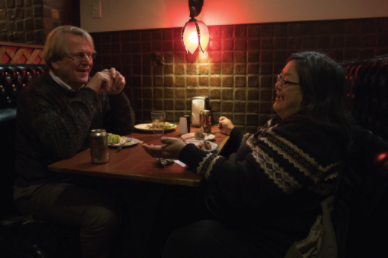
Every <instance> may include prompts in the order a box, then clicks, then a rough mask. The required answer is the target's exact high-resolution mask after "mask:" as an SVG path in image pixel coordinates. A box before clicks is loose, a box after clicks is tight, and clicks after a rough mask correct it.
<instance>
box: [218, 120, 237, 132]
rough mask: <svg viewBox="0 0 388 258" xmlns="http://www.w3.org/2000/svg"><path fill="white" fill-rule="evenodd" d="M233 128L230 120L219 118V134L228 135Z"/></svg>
mask: <svg viewBox="0 0 388 258" xmlns="http://www.w3.org/2000/svg"><path fill="white" fill-rule="evenodd" d="M233 128H234V125H233V123H232V121H230V119H228V118H226V117H224V116H220V118H219V120H218V129H220V131H221V133H223V134H226V135H230V132H231V131H232V129H233Z"/></svg>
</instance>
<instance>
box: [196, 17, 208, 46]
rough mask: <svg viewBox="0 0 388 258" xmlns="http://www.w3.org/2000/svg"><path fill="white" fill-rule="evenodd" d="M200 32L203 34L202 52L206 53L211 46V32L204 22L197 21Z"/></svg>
mask: <svg viewBox="0 0 388 258" xmlns="http://www.w3.org/2000/svg"><path fill="white" fill-rule="evenodd" d="M197 23H198V27H199V31H200V32H201V42H200V44H201V50H202V52H204V51H205V50H206V48H207V45H208V44H209V30H208V28H207V26H206V24H205V23H204V22H201V21H197Z"/></svg>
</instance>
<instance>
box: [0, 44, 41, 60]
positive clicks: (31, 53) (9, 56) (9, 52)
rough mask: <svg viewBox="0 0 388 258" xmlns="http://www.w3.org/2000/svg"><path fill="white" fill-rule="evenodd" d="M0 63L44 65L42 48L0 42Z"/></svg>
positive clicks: (39, 46)
mask: <svg viewBox="0 0 388 258" xmlns="http://www.w3.org/2000/svg"><path fill="white" fill-rule="evenodd" d="M0 63H2V64H44V60H43V46H42V45H30V44H22V43H13V42H1V41H0Z"/></svg>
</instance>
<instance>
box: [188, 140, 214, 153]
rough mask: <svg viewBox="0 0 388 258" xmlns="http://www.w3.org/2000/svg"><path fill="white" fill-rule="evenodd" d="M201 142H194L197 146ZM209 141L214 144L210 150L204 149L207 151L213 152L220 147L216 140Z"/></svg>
mask: <svg viewBox="0 0 388 258" xmlns="http://www.w3.org/2000/svg"><path fill="white" fill-rule="evenodd" d="M201 142H202V141H201ZM201 142H197V143H194V144H195V146H198V145H199V144H200V143H201ZM208 142H209V141H208ZM209 143H210V145H211V146H212V148H211V149H210V150H204V151H206V152H213V151H215V150H217V149H218V144H217V143H214V142H209Z"/></svg>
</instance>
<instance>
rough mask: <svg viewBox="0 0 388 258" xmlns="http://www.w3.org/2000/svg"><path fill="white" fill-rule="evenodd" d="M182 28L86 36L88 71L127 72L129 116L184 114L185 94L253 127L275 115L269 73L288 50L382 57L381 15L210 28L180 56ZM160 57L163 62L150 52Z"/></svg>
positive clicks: (385, 49)
mask: <svg viewBox="0 0 388 258" xmlns="http://www.w3.org/2000/svg"><path fill="white" fill-rule="evenodd" d="M181 29H182V28H170V29H156V30H136V31H120V32H106V33H93V34H92V36H93V38H94V41H95V46H96V51H97V52H98V54H99V55H98V57H97V58H96V60H95V62H94V71H97V70H101V69H104V68H109V67H115V68H116V69H117V70H119V71H121V73H122V74H123V75H125V77H126V81H127V86H126V93H127V94H128V96H129V98H130V100H131V103H132V106H133V107H134V109H135V112H136V120H137V122H138V123H140V122H149V121H150V112H151V111H152V110H165V111H166V113H167V121H175V122H176V121H178V120H179V117H181V116H183V115H184V114H189V113H190V110H191V98H192V97H194V96H209V97H210V105H211V109H212V111H213V120H214V122H215V121H218V117H219V116H220V115H224V116H227V117H229V118H231V119H232V121H233V122H234V124H235V125H237V126H239V127H242V128H244V129H246V130H247V131H256V130H257V127H259V126H261V125H263V123H265V121H267V120H268V119H269V118H270V117H271V116H272V115H273V114H274V113H273V110H272V103H273V98H274V95H275V94H274V84H275V76H276V74H278V73H279V72H280V71H281V70H282V68H283V67H284V65H285V62H286V60H287V58H288V57H289V55H290V54H291V53H293V52H297V51H305V50H318V51H322V52H325V53H328V54H329V55H330V56H332V57H333V58H334V59H336V60H337V61H341V60H347V59H355V58H364V57H372V56H376V55H383V54H388V18H375V19H359V20H340V21H310V22H290V23H287V22H286V23H266V24H249V25H235V26H230V25H228V26H226V25H225V26H209V31H210V36H211V40H210V43H209V47H208V49H207V51H206V52H205V54H202V53H200V54H198V51H197V52H196V53H195V54H194V55H191V54H187V53H186V52H185V50H184V48H183V45H182V43H181ZM153 53H160V54H162V55H163V56H164V65H158V64H157V63H155V62H153V59H152V54H153Z"/></svg>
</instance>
